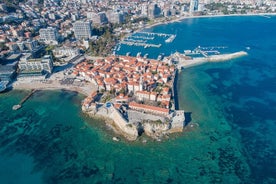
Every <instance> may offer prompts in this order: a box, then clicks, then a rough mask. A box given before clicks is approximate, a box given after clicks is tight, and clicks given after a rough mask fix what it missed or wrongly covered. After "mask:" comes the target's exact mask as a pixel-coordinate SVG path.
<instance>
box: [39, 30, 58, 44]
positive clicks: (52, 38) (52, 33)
mask: <svg viewBox="0 0 276 184" xmlns="http://www.w3.org/2000/svg"><path fill="white" fill-rule="evenodd" d="M39 36H40V39H41V40H42V41H44V42H45V43H47V44H58V32H57V30H56V29H55V28H53V27H48V28H43V29H40V30H39Z"/></svg>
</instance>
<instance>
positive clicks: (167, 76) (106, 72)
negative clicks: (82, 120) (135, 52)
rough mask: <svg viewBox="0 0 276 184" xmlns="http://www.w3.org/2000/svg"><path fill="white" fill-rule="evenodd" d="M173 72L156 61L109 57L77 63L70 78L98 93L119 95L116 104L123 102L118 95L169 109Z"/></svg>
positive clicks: (167, 66) (171, 68)
mask: <svg viewBox="0 0 276 184" xmlns="http://www.w3.org/2000/svg"><path fill="white" fill-rule="evenodd" d="M174 72H175V67H174V66H172V65H171V66H170V65H168V64H166V63H164V62H160V61H156V60H149V59H145V58H141V57H137V58H136V57H130V56H119V57H117V56H109V57H107V58H105V59H98V60H96V61H93V62H92V61H84V62H82V63H79V64H78V65H77V66H76V67H75V69H74V72H73V74H74V75H76V76H79V77H83V78H84V79H85V80H88V81H91V82H93V83H94V84H96V85H97V86H98V89H99V90H104V91H114V92H118V93H119V94H120V95H121V96H120V95H118V96H117V98H116V101H117V100H119V101H120V99H122V94H121V93H124V94H129V93H133V94H134V95H135V97H136V99H137V100H139V101H144V100H149V101H159V102H161V104H162V106H163V107H166V108H169V104H170V99H171V87H172V85H173V84H172V82H173V78H174ZM123 97H124V102H128V98H125V96H124V95H123ZM126 99H127V100H126ZM122 101H123V100H122Z"/></svg>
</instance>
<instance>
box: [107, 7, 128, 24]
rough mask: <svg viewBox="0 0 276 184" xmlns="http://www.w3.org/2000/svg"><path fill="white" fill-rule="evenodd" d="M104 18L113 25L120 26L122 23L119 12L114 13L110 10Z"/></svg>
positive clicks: (121, 16) (121, 15) (121, 14)
mask: <svg viewBox="0 0 276 184" xmlns="http://www.w3.org/2000/svg"><path fill="white" fill-rule="evenodd" d="M106 16H107V19H108V22H110V23H113V24H121V23H123V22H124V19H125V18H124V14H123V13H120V12H114V11H112V10H109V11H107V12H106Z"/></svg>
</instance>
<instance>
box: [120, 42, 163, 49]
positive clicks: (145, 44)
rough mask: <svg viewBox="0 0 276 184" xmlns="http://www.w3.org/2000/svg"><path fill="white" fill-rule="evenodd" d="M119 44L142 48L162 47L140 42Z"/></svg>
mask: <svg viewBox="0 0 276 184" xmlns="http://www.w3.org/2000/svg"><path fill="white" fill-rule="evenodd" d="M121 44H125V45H130V46H133V45H134V46H142V47H144V48H148V47H156V48H159V47H161V46H162V44H161V43H160V44H150V43H140V42H133V41H121Z"/></svg>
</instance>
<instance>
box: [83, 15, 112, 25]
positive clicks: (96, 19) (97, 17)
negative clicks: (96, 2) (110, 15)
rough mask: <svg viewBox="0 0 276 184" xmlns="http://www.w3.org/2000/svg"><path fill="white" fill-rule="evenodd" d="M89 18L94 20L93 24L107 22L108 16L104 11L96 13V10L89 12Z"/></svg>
mask: <svg viewBox="0 0 276 184" xmlns="http://www.w3.org/2000/svg"><path fill="white" fill-rule="evenodd" d="M87 18H88V19H90V20H92V22H93V24H105V23H107V17H106V14H105V13H104V12H100V13H95V12H88V13H87Z"/></svg>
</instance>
